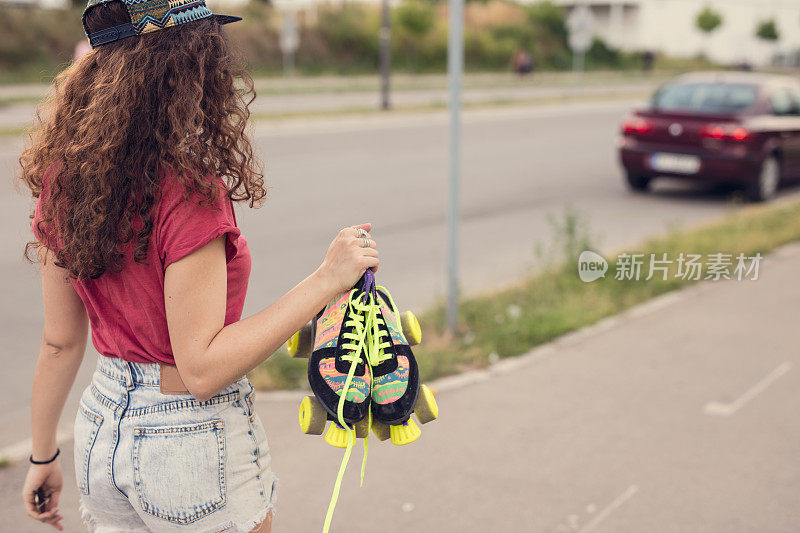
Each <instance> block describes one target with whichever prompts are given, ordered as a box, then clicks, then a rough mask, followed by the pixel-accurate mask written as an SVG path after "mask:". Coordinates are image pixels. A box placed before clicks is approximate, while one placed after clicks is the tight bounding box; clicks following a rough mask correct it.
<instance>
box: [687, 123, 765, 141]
mask: <svg viewBox="0 0 800 533" xmlns="http://www.w3.org/2000/svg"><path fill="white" fill-rule="evenodd" d="M700 134H701V135H702V136H703V137H706V138H707V139H719V140H723V141H738V142H743V141H749V140H750V139H751V138H752V137H753V134H752V133H751V132H750V131H749V130H748V129H747V128H743V127H742V126H738V125H736V124H708V125H706V127H705V128H703V130H702V131H701V133H700Z"/></svg>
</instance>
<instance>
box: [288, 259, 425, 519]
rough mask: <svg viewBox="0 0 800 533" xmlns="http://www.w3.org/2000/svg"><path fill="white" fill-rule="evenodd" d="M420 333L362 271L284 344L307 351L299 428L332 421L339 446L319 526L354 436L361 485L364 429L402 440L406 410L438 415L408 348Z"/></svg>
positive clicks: (410, 435) (309, 429)
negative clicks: (307, 391) (306, 389)
mask: <svg viewBox="0 0 800 533" xmlns="http://www.w3.org/2000/svg"><path fill="white" fill-rule="evenodd" d="M421 337H422V333H421V330H420V327H419V323H418V322H417V319H416V317H415V316H414V315H413V313H411V312H410V311H406V312H405V313H404V314H402V315H401V314H400V313H399V311H398V310H397V307H396V306H395V304H394V302H393V301H392V297H391V295H390V294H389V291H388V290H386V289H385V288H384V287H376V285H375V277H374V275H373V273H372V271H371V270H367V271H366V272H365V273H364V275H363V276H362V277H361V279H359V281H358V283H356V285H355V286H354V287H353V288H352V289H351V290H350V291H347V292H345V293H342V294H340V295H339V296H337V297H336V298H334V299H333V300H332V301H331V302H330V303H329V304H328V305H327V306H325V308H324V309H323V310H322V311H320V312H319V313H318V314H317V315H316V317H315V318H314V319H313V320H312V321H311V323H310V324H307V325H306V326H304V327H303V328H302V329H301V330H300V331H298V332H297V333H295V334H294V336H292V338H291V339H289V341H288V342H287V343H286V345H287V348H288V351H289V354H290V355H291V356H292V357H308V358H309V361H308V381H309V384H310V385H311V390H312V391H313V392H314V397H310V396H306V397H305V398H304V399H303V401H302V402H301V404H300V413H299V422H300V429H301V431H303V433H307V434H316V435H320V434H322V432H323V431H324V430H325V425H326V424H327V421H328V420H332V421H333V423H332V424H331V426H330V428H329V430H328V432H327V434H326V436H325V441H326V442H328V443H329V444H332V445H334V446H339V447H342V448H345V454H344V457H343V458H342V463H341V465H340V467H339V473H338V474H337V477H336V482H335V484H334V489H333V495H332V496H331V501H330V504H329V506H328V513H327V515H326V517H325V524H324V526H323V532H324V533H327V531H328V529H329V528H330V524H331V520H332V518H333V511H334V509H335V507H336V502H337V500H338V497H339V490H340V488H341V483H342V478H343V476H344V472H345V469H346V468H347V463H348V461H349V458H350V453H351V451H352V448H353V445H354V442H355V439H356V438H363V439H364V458H363V461H362V463H361V482H362V484H363V482H364V470H365V467H366V461H367V450H368V446H369V432H370V430H373V431H374V432H375V434H376V435H377V436H378V438H379V439H380V440H386V439H388V438H391V440H392V442H393V443H395V444H408V443H410V442H413V441H414V440H416V439H417V438H418V437H419V435H420V430H419V427H418V426H417V425H416V424H415V423H414V421H413V420H412V419H411V414H412V413H416V415H417V420H419V422H420V423H422V424H425V423H426V422H430V421H431V420H434V419H436V417H437V416H438V408H437V406H436V400H435V399H434V397H433V394H432V393H431V391H430V390H429V389H428V387H426V386H425V385H422V386H420V383H419V371H418V369H417V362H416V359H415V358H414V354H413V353H412V352H411V348H410V346H411V345H415V344H417V343H419V342H420V340H421Z"/></svg>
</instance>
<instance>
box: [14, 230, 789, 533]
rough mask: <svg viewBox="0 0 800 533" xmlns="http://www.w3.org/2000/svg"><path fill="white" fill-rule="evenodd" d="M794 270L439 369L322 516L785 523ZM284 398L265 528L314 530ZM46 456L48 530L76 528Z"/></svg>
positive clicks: (266, 403)
mask: <svg viewBox="0 0 800 533" xmlns="http://www.w3.org/2000/svg"><path fill="white" fill-rule="evenodd" d="M798 271H800V244H797V243H796V244H792V245H788V246H785V247H783V248H781V249H779V250H777V251H776V252H774V253H772V254H770V255H769V256H768V257H766V258H765V259H764V260H763V262H762V264H761V275H760V279H758V280H757V281H720V282H704V283H701V284H699V285H696V286H693V287H691V288H689V289H686V290H683V291H680V292H675V293H670V294H667V295H664V296H662V297H659V298H657V299H655V300H652V301H651V302H649V303H647V304H644V305H642V306H639V307H636V308H633V309H631V310H630V311H628V312H625V313H623V314H621V315H619V316H616V317H611V318H609V319H606V320H604V321H602V322H600V323H598V324H596V325H594V326H591V327H589V328H587V329H584V330H581V331H578V332H576V333H573V334H570V335H567V336H565V337H562V338H561V339H559V340H557V341H556V342H554V343H551V344H549V345H545V346H542V347H540V348H538V349H536V350H534V351H533V352H532V353H530V354H528V355H526V356H522V357H519V358H513V359H508V360H505V361H502V362H500V363H498V364H496V365H494V366H493V367H491V368H490V369H489V370H487V371H483V372H475V373H470V374H464V375H461V376H456V377H453V378H447V379H444V380H441V381H439V382H438V383H436V384H435V386H436V388H437V391H438V400H439V407H440V419H439V420H438V421H436V422H434V423H432V424H429V425H427V426H423V428H422V429H423V435H422V437H421V438H420V440H419V441H418V442H416V443H414V444H412V445H409V446H406V447H394V446H391V445H390V444H387V443H380V442H377V441H376V440H371V441H370V453H369V459H368V463H367V471H366V480H365V484H364V487H363V488H359V487H358V471H359V463H360V459H361V451H360V448H356V450H355V452H354V454H353V457H352V458H351V464H350V468H349V470H348V473H347V475H346V476H345V481H344V484H343V487H342V496H341V498H340V503H339V506H338V507H337V511H336V516H335V518H334V527H335V530H336V531H346V532H353V533H359V532H373V531H376V530H380V531H382V532H386V533H389V532H394V531H397V532H400V531H408V530H413V531H420V532H429V531H430V532H433V531H442V532H451V531H452V532H479V531H485V530H487V529H490V530H493V531H498V532H500V531H502V532H506V531H509V532H511V531H514V532H516V531H532V532H554V531H555V532H562V531H563V532H566V531H579V532H584V533H586V532H589V531H596V532H623V533H624V532H631V533H634V532H640V531H648V532H672V531H675V532H685V531H707V532H718V531H791V530H795V529H796V527H797V524H798V523H800V508H798V506H797V501H796V499H797V498H796V495H797V493H798V491H800V466H799V465H798V462H797V443H798V442H800V418H798V416H797V406H798V405H800V352H798V349H797V346H798V345H799V344H800V329H798V328H797V316H798V315H797V309H798V305H800V286H799V285H798V284H797V283H796V280H797V272H798ZM78 385H81V384H78ZM83 386H85V384H83ZM296 396H297V395H295V394H292V393H289V394H287V393H283V394H266V393H262V394H261V395H260V396H259V398H257V408H258V411H259V414H260V416H261V418H262V420H263V422H264V425H265V427H266V429H267V433H268V435H269V438H270V446H271V450H272V457H273V468H274V470H275V472H276V473H277V475H278V476H279V477H280V481H281V487H280V493H279V498H278V513H277V517H276V520H275V531H293V532H310V531H318V530H320V529H321V526H322V520H323V518H324V515H325V509H326V506H327V503H328V498H329V497H330V491H331V489H332V486H333V481H334V479H335V476H336V470H337V468H338V465H339V461H340V459H341V451H340V450H338V449H334V448H331V447H329V446H327V445H326V444H325V443H324V442H323V441H322V439H321V438H316V437H310V436H305V435H302V434H300V432H299V430H298V428H297V427H296V426H297V422H296V419H297V418H296V417H297V411H296V409H297V404H298V402H297V399H298V398H297V397H296ZM73 415H74V413H66V414H65V416H73ZM62 456H63V458H64V460H63V464H64V468H65V483H66V485H67V487H68V489H67V491H66V492H65V495H64V497H63V498H62V502H63V503H62V505H61V508H62V511H63V514H64V515H65V517H66V522H65V526H66V527H65V530H66V531H81V529H80V522H79V520H78V517H77V510H76V509H77V495H76V490H75V489H74V483H75V480H74V475H73V471H72V461H71V457H72V449H71V448H69V449H68V447H65V448H64V449H63V451H62ZM26 468H27V465H25V464H24V463H22V462H20V463H17V464H14V465H11V466H9V467H6V468H5V469H2V470H0V496H2V498H0V515H1V516H4V517H6V523H7V524H14V531H45V530H46V528H45V527H43V526H41V525H39V524H37V523H34V522H33V521H30V520H29V519H26V518H24V516H23V513H22V509H21V507H20V506H19V504H18V499H19V496H18V494H17V493H18V491H19V487H20V484H21V482H22V479H23V477H24V473H25V470H26Z"/></svg>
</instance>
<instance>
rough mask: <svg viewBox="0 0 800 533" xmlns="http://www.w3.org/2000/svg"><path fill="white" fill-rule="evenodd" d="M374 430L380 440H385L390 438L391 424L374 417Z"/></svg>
mask: <svg viewBox="0 0 800 533" xmlns="http://www.w3.org/2000/svg"><path fill="white" fill-rule="evenodd" d="M372 432H373V433H375V436H376V437H378V440H380V441H384V440H386V439H388V438H389V436H390V432H389V426H387V425H386V424H384V423H383V422H380V421H378V420H375V419H374V418H373V419H372Z"/></svg>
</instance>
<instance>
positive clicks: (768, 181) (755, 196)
mask: <svg viewBox="0 0 800 533" xmlns="http://www.w3.org/2000/svg"><path fill="white" fill-rule="evenodd" d="M780 181H781V162H780V160H779V159H778V156H776V155H775V154H771V155H769V156H767V157H766V158H764V161H763V162H762V163H761V169H760V170H759V171H758V178H757V179H756V180H755V181H754V182H753V183H752V184H751V185H750V186H749V187H748V188H747V197H748V198H749V199H750V200H752V201H754V202H763V201H765V200H769V199H770V198H772V197H773V196H775V193H776V192H777V191H778V186H779V185H780Z"/></svg>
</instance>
